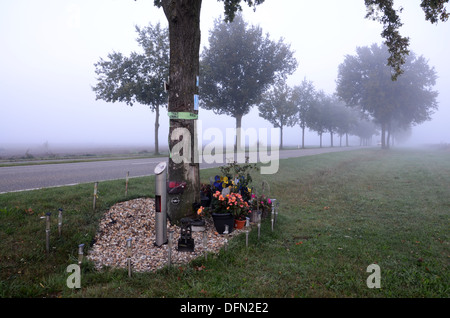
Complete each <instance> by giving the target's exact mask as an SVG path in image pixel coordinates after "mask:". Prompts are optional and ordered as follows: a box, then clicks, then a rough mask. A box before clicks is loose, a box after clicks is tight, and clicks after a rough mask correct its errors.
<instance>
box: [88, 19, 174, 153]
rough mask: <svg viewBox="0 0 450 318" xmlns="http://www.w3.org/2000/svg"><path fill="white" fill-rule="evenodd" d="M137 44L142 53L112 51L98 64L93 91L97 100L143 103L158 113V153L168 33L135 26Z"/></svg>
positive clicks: (165, 95)
mask: <svg viewBox="0 0 450 318" xmlns="http://www.w3.org/2000/svg"><path fill="white" fill-rule="evenodd" d="M136 32H137V33H138V38H137V42H138V43H139V45H140V46H141V48H142V50H143V52H142V53H136V52H132V53H131V54H130V56H124V55H123V54H122V53H119V52H113V53H110V54H108V56H107V59H103V58H100V61H98V62H97V63H95V64H94V65H95V72H96V74H97V75H98V78H97V81H98V82H97V84H96V85H95V86H94V87H93V88H92V89H93V90H94V92H95V94H96V99H102V100H104V101H107V102H113V103H114V102H125V103H126V104H128V105H130V106H133V104H135V103H140V104H143V105H147V106H149V107H150V109H151V110H152V111H155V113H156V116H155V117H156V118H155V153H156V154H158V153H159V142H158V130H159V113H160V108H161V107H162V106H165V105H167V94H166V93H165V92H164V88H163V86H162V85H161V79H162V78H167V76H168V75H169V34H168V30H167V28H162V27H161V25H160V24H159V23H158V24H156V25H154V26H153V25H151V24H150V25H149V26H147V27H144V28H140V27H138V26H136Z"/></svg>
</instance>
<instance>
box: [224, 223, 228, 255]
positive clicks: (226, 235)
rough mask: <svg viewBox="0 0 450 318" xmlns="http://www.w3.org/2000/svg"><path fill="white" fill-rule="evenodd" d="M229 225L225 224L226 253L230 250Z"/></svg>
mask: <svg viewBox="0 0 450 318" xmlns="http://www.w3.org/2000/svg"><path fill="white" fill-rule="evenodd" d="M228 233H229V232H228V224H225V231H223V234H225V244H224V247H225V251H227V250H228Z"/></svg>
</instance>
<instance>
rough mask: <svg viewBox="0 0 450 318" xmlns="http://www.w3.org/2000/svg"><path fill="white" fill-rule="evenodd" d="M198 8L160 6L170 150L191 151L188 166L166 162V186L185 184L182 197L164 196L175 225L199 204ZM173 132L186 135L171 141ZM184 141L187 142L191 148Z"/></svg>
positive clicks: (188, 0) (179, 0)
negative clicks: (166, 52)
mask: <svg viewBox="0 0 450 318" xmlns="http://www.w3.org/2000/svg"><path fill="white" fill-rule="evenodd" d="M201 5H202V1H201V0H164V1H163V3H162V7H163V9H164V13H165V15H166V18H167V20H168V22H169V39H170V69H169V105H168V111H169V115H170V127H169V150H170V151H172V149H173V147H174V146H175V145H177V144H178V143H180V141H183V143H184V144H187V145H189V146H190V149H184V148H183V152H185V151H186V153H187V154H189V156H188V157H189V158H188V160H186V161H187V162H186V161H185V160H183V162H181V163H180V162H174V160H173V158H172V156H170V158H169V165H168V178H169V182H172V184H175V183H177V182H178V183H181V182H186V186H185V188H184V190H183V191H182V193H178V194H175V195H168V196H167V197H168V204H167V209H168V211H167V213H168V217H169V219H170V220H171V221H172V222H174V223H178V222H179V221H180V219H181V218H183V217H186V216H193V215H194V209H193V204H194V203H200V173H199V164H198V159H196V158H194V157H195V154H197V151H194V148H195V145H196V144H197V143H196V142H195V139H196V138H197V133H196V131H195V122H194V119H196V116H198V110H196V109H195V108H194V95H195V94H198V87H197V85H196V82H197V76H198V75H199V51H200V9H201ZM175 130H177V131H180V130H181V131H183V132H188V133H189V134H186V133H184V134H183V136H182V137H181V138H175V140H172V136H174V134H173V133H174V131H175ZM184 138H189V140H190V144H189V140H185V139H184ZM185 142H187V143H185ZM186 153H184V154H183V155H186Z"/></svg>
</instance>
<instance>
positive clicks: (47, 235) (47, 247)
mask: <svg viewBox="0 0 450 318" xmlns="http://www.w3.org/2000/svg"><path fill="white" fill-rule="evenodd" d="M50 215H52V214H51V213H47V214H46V215H45V250H46V251H47V253H49V252H50Z"/></svg>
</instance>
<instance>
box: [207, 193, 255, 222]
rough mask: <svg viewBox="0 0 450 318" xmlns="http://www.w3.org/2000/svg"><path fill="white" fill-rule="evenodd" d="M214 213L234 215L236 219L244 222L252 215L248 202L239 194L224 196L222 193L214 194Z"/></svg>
mask: <svg viewBox="0 0 450 318" xmlns="http://www.w3.org/2000/svg"><path fill="white" fill-rule="evenodd" d="M212 209H213V212H216V213H232V214H233V216H234V218H235V219H238V220H243V219H245V217H246V216H247V215H248V213H251V210H250V208H249V204H248V202H246V201H245V200H244V199H243V198H242V195H240V194H239V193H234V192H232V193H230V194H226V195H223V194H222V193H221V192H220V191H216V193H214V194H213V202H212Z"/></svg>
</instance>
